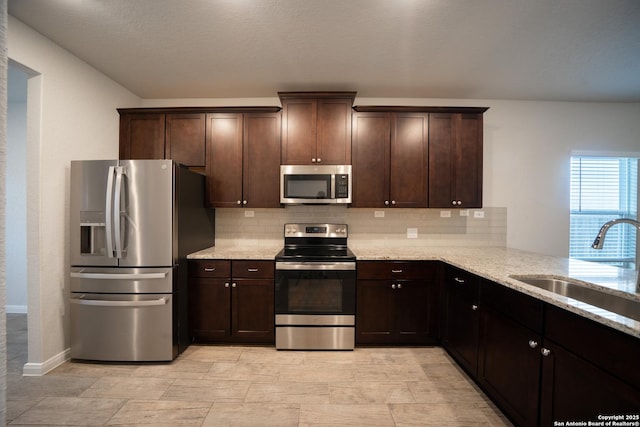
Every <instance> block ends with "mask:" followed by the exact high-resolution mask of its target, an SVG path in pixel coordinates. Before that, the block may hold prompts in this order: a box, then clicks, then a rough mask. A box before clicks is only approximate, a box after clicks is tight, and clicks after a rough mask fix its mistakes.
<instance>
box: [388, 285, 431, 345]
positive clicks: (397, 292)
mask: <svg viewBox="0 0 640 427" xmlns="http://www.w3.org/2000/svg"><path fill="white" fill-rule="evenodd" d="M393 285H395V288H393ZM393 285H392V289H393V292H392V293H393V294H394V299H395V305H396V307H395V312H396V315H395V335H396V342H397V343H398V344H413V345H426V344H435V343H437V341H438V333H437V330H438V310H437V307H438V294H437V290H438V287H437V284H436V283H433V282H432V283H429V282H428V281H427V280H406V281H404V280H403V281H395V282H394V283H393Z"/></svg>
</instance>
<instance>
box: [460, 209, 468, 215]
mask: <svg viewBox="0 0 640 427" xmlns="http://www.w3.org/2000/svg"><path fill="white" fill-rule="evenodd" d="M460 216H469V209H462V210H460Z"/></svg>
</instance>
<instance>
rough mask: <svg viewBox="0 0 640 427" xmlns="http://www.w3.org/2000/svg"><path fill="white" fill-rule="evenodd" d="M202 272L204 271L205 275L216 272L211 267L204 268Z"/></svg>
mask: <svg viewBox="0 0 640 427" xmlns="http://www.w3.org/2000/svg"><path fill="white" fill-rule="evenodd" d="M204 271H206V272H207V273H211V272H212V271H216V269H215V268H213V267H205V268H204Z"/></svg>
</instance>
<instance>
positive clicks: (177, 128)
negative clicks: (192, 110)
mask: <svg viewBox="0 0 640 427" xmlns="http://www.w3.org/2000/svg"><path fill="white" fill-rule="evenodd" d="M165 144H166V155H167V158H168V159H172V160H175V161H176V162H178V163H182V164H183V165H186V166H190V167H204V165H205V145H206V141H205V115H204V114H186V113H185V114H180V113H176V114H167V117H166V127H165Z"/></svg>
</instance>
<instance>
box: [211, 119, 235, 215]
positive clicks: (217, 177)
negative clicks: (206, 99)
mask: <svg viewBox="0 0 640 427" xmlns="http://www.w3.org/2000/svg"><path fill="white" fill-rule="evenodd" d="M207 196H208V197H207V200H208V204H209V206H212V207H221V208H228V207H236V206H239V205H240V206H241V205H242V114H207Z"/></svg>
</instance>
